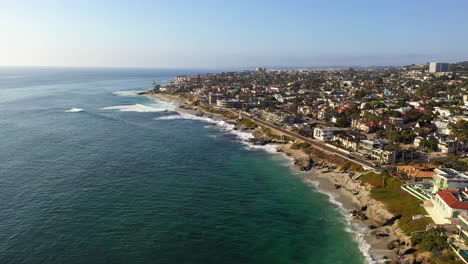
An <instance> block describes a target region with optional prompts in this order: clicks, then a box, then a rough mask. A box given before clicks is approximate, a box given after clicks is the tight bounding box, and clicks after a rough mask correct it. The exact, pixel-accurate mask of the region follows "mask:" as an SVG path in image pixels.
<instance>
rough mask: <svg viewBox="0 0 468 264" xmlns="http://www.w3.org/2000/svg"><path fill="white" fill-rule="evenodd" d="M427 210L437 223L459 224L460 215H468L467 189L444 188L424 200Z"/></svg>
mask: <svg viewBox="0 0 468 264" xmlns="http://www.w3.org/2000/svg"><path fill="white" fill-rule="evenodd" d="M424 207H425V208H426V211H427V212H428V213H429V215H430V216H431V218H432V220H434V222H435V223H436V224H439V225H444V224H458V223H460V218H459V216H460V215H463V216H466V215H468V193H467V192H466V190H444V191H439V192H437V193H436V195H435V196H434V197H433V198H432V199H431V200H428V201H426V202H424Z"/></svg>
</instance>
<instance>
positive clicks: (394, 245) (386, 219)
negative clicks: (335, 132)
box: [140, 92, 414, 263]
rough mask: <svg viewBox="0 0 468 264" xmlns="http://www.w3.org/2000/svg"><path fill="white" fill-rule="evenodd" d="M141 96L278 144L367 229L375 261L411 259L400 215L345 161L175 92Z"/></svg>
mask: <svg viewBox="0 0 468 264" xmlns="http://www.w3.org/2000/svg"><path fill="white" fill-rule="evenodd" d="M140 95H145V96H148V97H150V98H157V99H160V100H163V101H168V102H173V103H175V104H177V105H178V109H177V111H178V112H181V113H189V114H192V115H196V116H204V117H208V118H212V119H214V120H219V121H226V122H230V123H232V124H234V125H235V129H238V130H241V131H245V132H248V133H251V134H252V135H253V136H254V138H253V139H251V140H250V141H251V143H252V144H257V145H265V144H278V147H277V151H278V152H281V153H283V154H284V155H286V156H288V157H290V158H292V159H293V160H294V167H295V168H297V169H299V170H301V171H310V172H309V173H307V174H306V176H305V179H306V180H308V181H313V182H318V183H319V186H318V189H319V191H321V192H324V193H327V194H331V195H332V196H333V198H334V199H335V200H336V201H338V202H339V203H341V204H342V205H343V207H344V208H345V209H346V210H347V211H348V212H350V213H351V214H352V215H353V216H354V217H353V220H352V224H355V225H358V226H360V227H361V228H363V229H365V230H366V231H365V232H363V233H364V234H362V235H363V237H364V240H365V241H366V242H367V243H368V244H369V245H370V246H371V248H370V249H369V253H370V254H371V257H372V259H373V260H374V261H378V262H389V263H390V262H391V261H392V260H393V261H398V262H397V263H413V262H414V257H413V256H412V255H411V254H409V253H412V252H413V251H414V250H413V249H412V248H411V247H410V246H409V245H410V238H409V237H408V236H406V235H405V234H404V233H403V231H401V230H400V229H399V227H398V218H399V216H397V215H394V214H392V213H390V212H389V211H388V210H387V209H386V207H385V205H384V204H383V203H381V202H379V201H376V200H374V199H372V197H371V195H370V190H371V189H370V187H369V186H363V185H362V184H361V182H360V181H359V179H353V177H351V176H350V175H352V173H349V172H341V171H339V167H340V166H341V165H342V164H344V162H346V161H345V160H341V159H340V158H339V157H336V156H333V155H330V154H328V153H326V152H324V151H322V150H320V149H317V148H313V147H311V148H309V149H308V150H307V151H303V150H297V149H292V148H291V144H288V143H287V142H284V141H281V140H277V139H274V138H272V137H268V136H267V135H266V134H265V133H264V132H263V131H262V130H261V129H259V128H252V127H249V126H246V125H244V124H241V123H239V122H238V120H237V119H230V118H226V117H225V116H221V115H218V114H215V113H211V112H207V111H206V110H205V109H204V108H202V107H200V106H198V105H193V104H192V102H190V101H189V100H188V99H186V98H182V97H179V96H177V95H171V94H163V93H151V92H143V93H140Z"/></svg>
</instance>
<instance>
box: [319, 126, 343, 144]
mask: <svg viewBox="0 0 468 264" xmlns="http://www.w3.org/2000/svg"><path fill="white" fill-rule="evenodd" d="M340 130H341V129H339V128H337V127H316V128H314V137H315V138H317V139H320V140H323V141H331V140H332V139H333V137H334V136H335V133H336V132H338V131H340Z"/></svg>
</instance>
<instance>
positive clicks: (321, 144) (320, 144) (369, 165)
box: [240, 113, 380, 171]
mask: <svg viewBox="0 0 468 264" xmlns="http://www.w3.org/2000/svg"><path fill="white" fill-rule="evenodd" d="M240 114H241V116H244V117H246V118H250V119H252V120H254V121H256V122H258V123H260V124H262V125H264V126H267V127H270V128H273V129H276V130H278V131H280V132H282V133H284V134H286V135H288V136H291V137H294V138H296V139H300V140H302V141H304V142H307V143H309V144H311V145H314V146H316V147H319V148H321V149H323V150H325V151H328V152H330V153H333V154H335V155H337V156H340V157H342V158H344V159H347V160H349V161H352V162H355V163H358V164H360V165H362V166H364V167H367V168H369V169H372V170H375V171H379V170H380V169H379V168H377V167H375V165H374V164H373V163H372V162H370V161H368V160H365V159H362V158H360V157H356V156H352V158H350V157H349V156H348V155H346V154H343V152H341V151H340V150H338V149H337V148H333V147H330V146H329V145H326V144H325V143H324V142H323V141H320V140H318V139H312V138H307V137H304V136H301V135H299V134H297V133H294V132H291V131H289V130H286V129H284V128H281V127H278V126H275V125H273V124H270V123H268V122H265V121H263V120H261V119H258V118H256V117H253V116H251V115H249V114H246V113H240Z"/></svg>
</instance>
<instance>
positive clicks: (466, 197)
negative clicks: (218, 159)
mask: <svg viewBox="0 0 468 264" xmlns="http://www.w3.org/2000/svg"><path fill="white" fill-rule="evenodd" d="M153 85H154V89H153V90H151V91H148V92H147V93H145V94H150V95H154V96H158V97H160V98H162V99H168V98H169V99H171V98H172V99H173V100H182V101H183V102H185V103H184V104H183V105H181V107H182V108H186V109H187V108H190V109H193V110H197V111H198V114H199V115H209V116H221V117H223V118H224V119H225V120H228V121H231V122H235V123H236V124H237V125H238V129H242V130H249V131H252V133H253V134H254V135H255V138H253V139H251V141H252V143H254V144H260V145H264V144H268V143H276V144H283V145H287V146H289V147H288V148H287V149H286V150H285V148H282V150H281V151H283V152H285V153H286V154H287V153H289V154H290V155H292V156H294V154H291V153H292V152H301V154H300V155H302V156H301V158H302V159H304V158H303V156H306V157H307V158H306V159H307V160H306V161H305V162H304V160H302V161H301V160H299V158H297V155H296V164H298V165H299V167H300V169H301V170H309V169H311V167H314V169H315V170H318V171H320V172H322V173H323V175H330V176H326V177H328V178H330V180H331V181H332V183H333V184H334V188H335V189H337V190H342V191H343V192H347V193H349V194H350V195H351V196H352V199H353V201H354V204H355V205H356V210H353V215H354V216H355V217H356V218H358V219H361V220H363V221H364V220H366V221H370V222H369V224H368V225H369V228H370V229H375V231H374V233H373V237H374V238H376V239H387V240H385V241H386V247H387V249H388V250H389V251H391V252H393V253H392V254H387V255H385V256H383V257H382V259H380V260H379V261H383V262H388V263H468V173H467V171H468V157H467V151H468V91H467V90H468V62H460V63H452V64H449V63H442V62H431V63H427V64H413V65H407V66H403V67H388V68H386V67H360V68H323V69H292V70H274V69H266V68H261V67H259V68H256V69H255V70H248V71H240V72H221V73H209V74H204V75H196V76H178V77H176V79H175V80H174V81H173V82H172V83H171V84H170V85H166V86H161V85H159V84H158V83H154V84H153ZM300 155H299V156H300ZM333 173H335V174H333ZM332 175H334V176H332ZM388 237H391V239H390V238H388Z"/></svg>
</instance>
